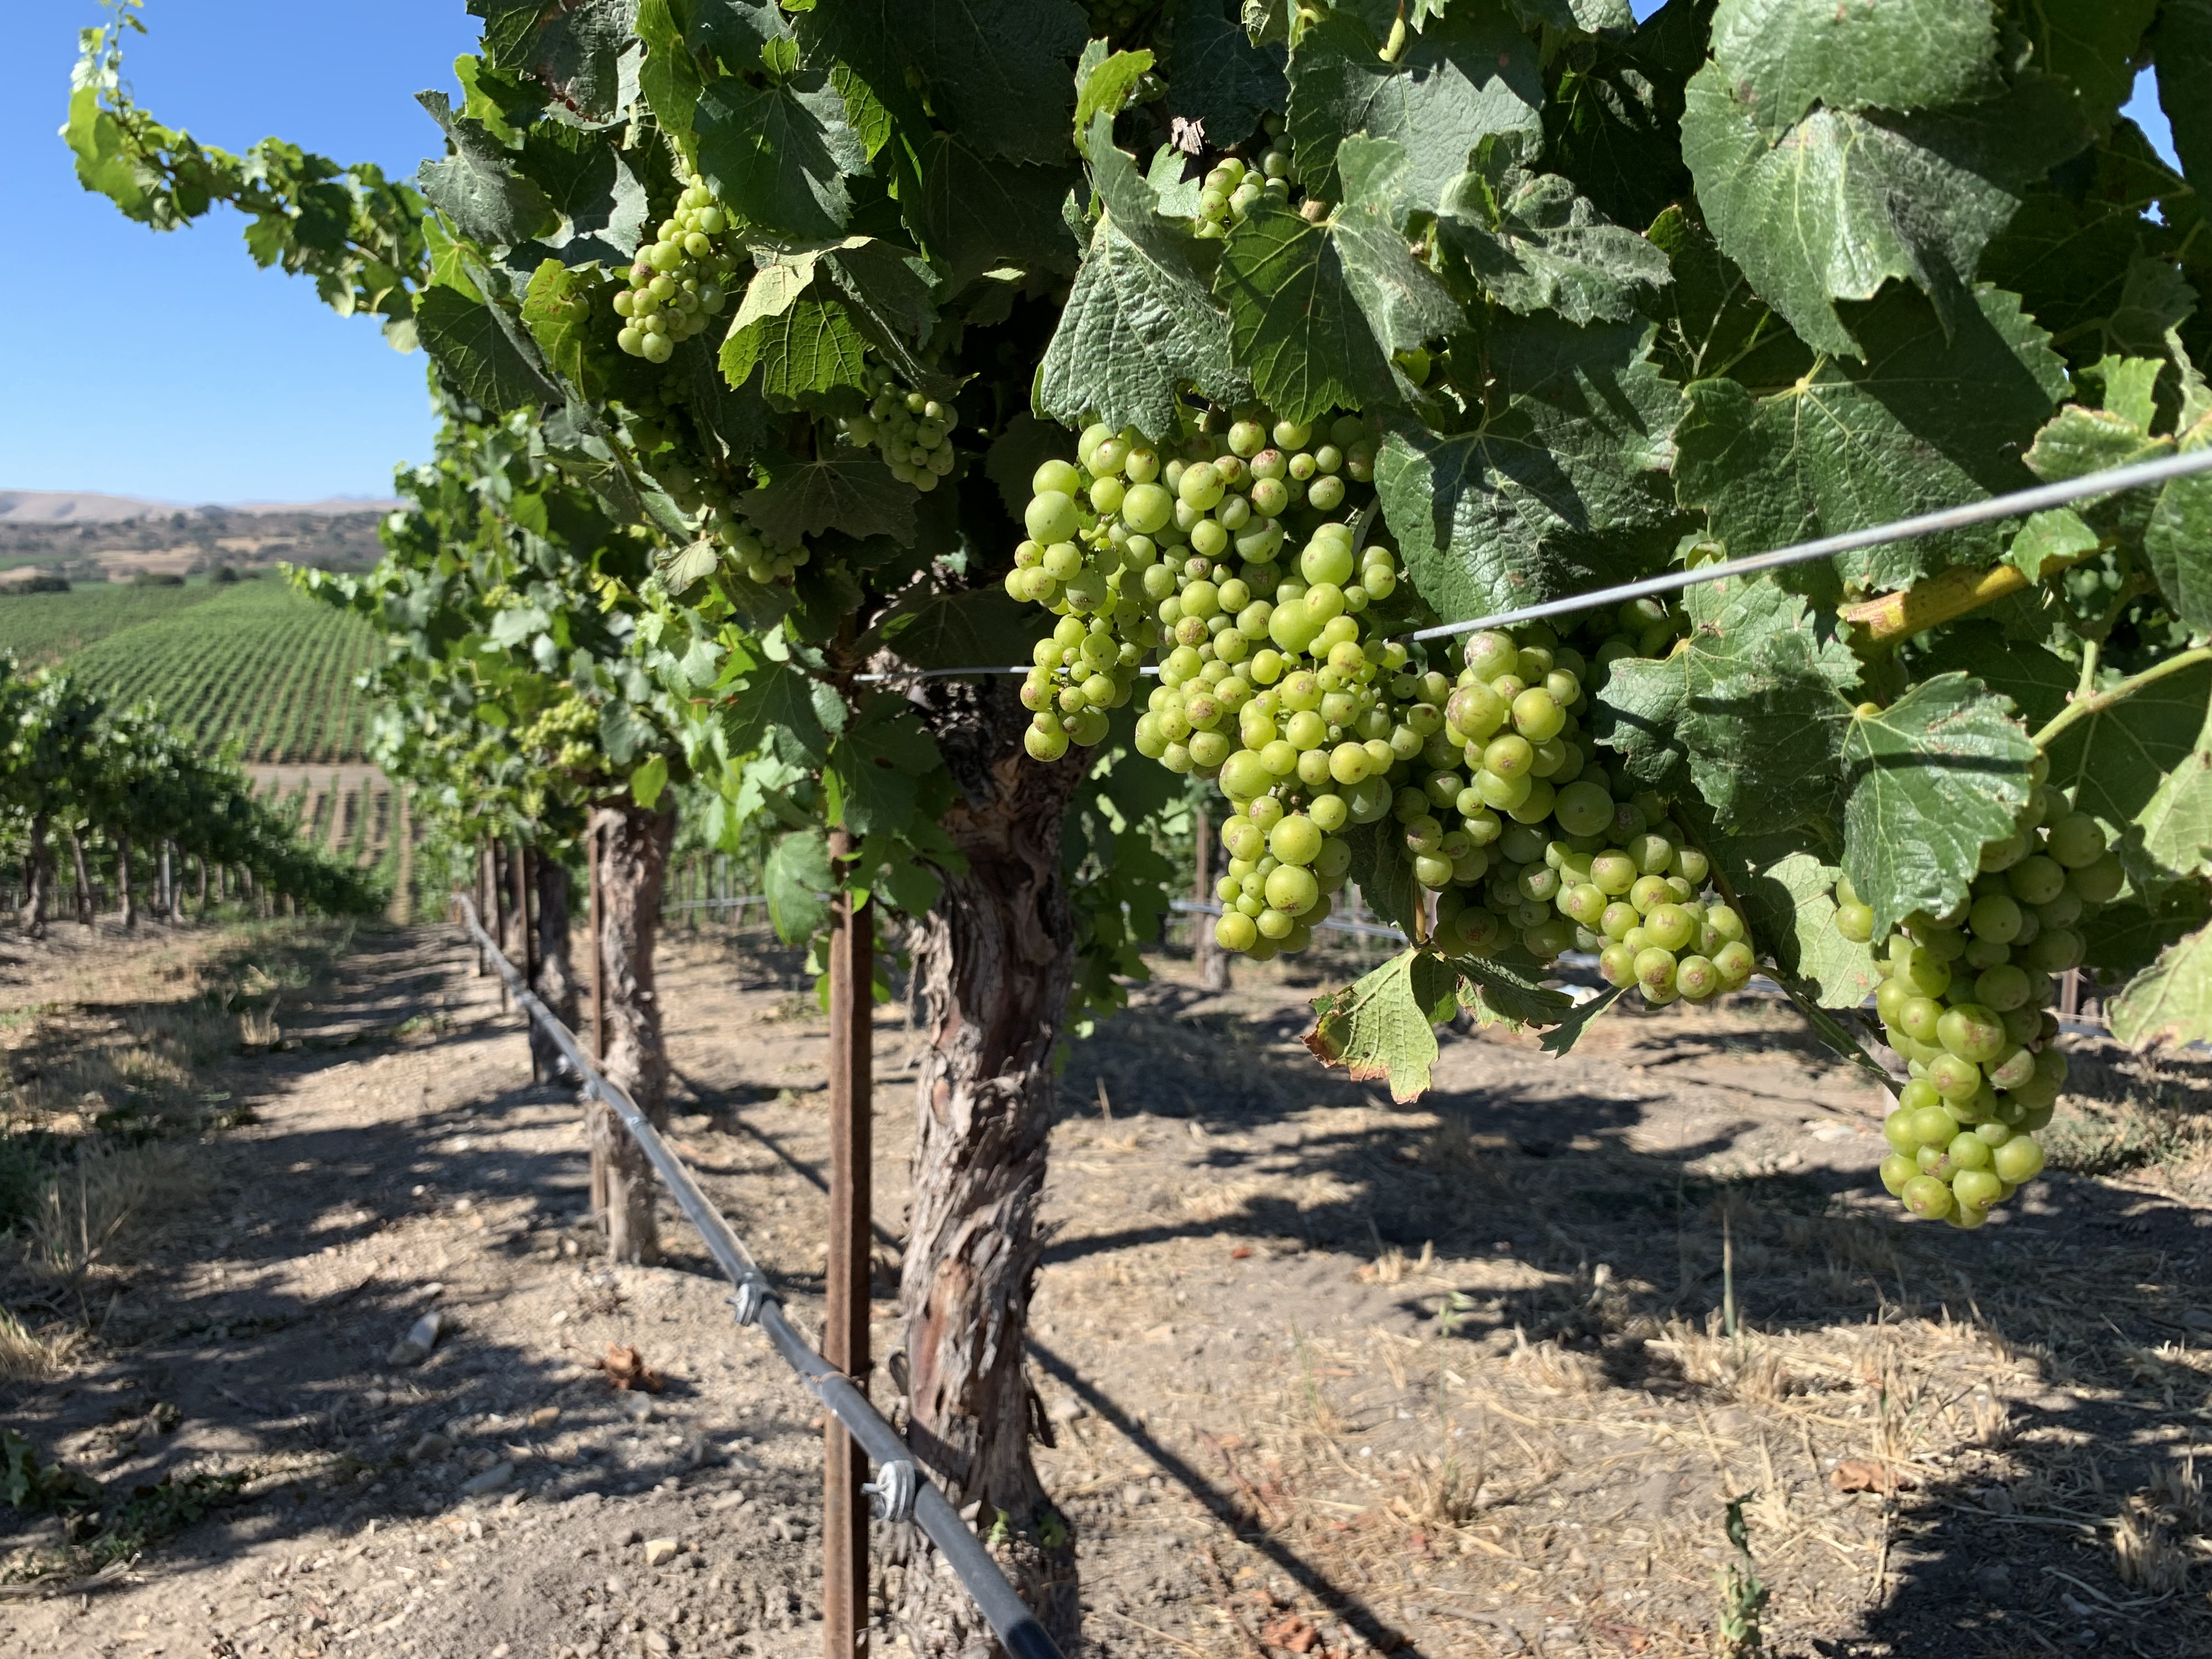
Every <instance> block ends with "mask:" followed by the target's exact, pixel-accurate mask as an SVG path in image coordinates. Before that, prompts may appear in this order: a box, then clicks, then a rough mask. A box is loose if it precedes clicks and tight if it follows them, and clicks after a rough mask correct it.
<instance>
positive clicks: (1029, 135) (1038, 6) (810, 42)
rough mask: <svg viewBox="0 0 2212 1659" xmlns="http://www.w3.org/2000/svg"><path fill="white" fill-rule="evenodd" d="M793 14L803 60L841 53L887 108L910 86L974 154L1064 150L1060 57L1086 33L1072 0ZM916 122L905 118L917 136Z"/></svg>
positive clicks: (1064, 65) (1065, 105)
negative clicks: (969, 145) (978, 152)
mask: <svg viewBox="0 0 2212 1659" xmlns="http://www.w3.org/2000/svg"><path fill="white" fill-rule="evenodd" d="M793 26H794V27H796V29H797V30H798V32H799V37H800V39H801V40H802V41H804V42H805V46H806V49H807V61H808V62H809V63H817V62H826V61H827V60H828V59H829V58H840V59H842V60H843V61H844V62H845V63H847V64H850V65H852V67H853V69H854V70H855V71H856V72H857V73H858V74H859V75H860V77H861V78H862V79H863V80H865V81H866V82H867V84H868V86H869V88H871V89H872V91H873V92H874V93H875V94H876V96H877V97H878V99H880V100H882V101H883V102H884V105H885V106H888V107H890V109H892V110H893V111H895V112H896V111H898V110H899V109H900V108H901V107H902V106H910V105H912V103H913V102H914V100H915V93H916V92H917V91H918V92H919V93H921V94H923V95H925V96H927V99H928V100H929V106H930V107H931V108H932V109H933V111H934V112H936V114H937V116H938V118H939V125H941V126H943V127H945V128H948V129H950V130H951V131H956V132H958V133H959V134H961V135H962V137H963V140H964V141H965V142H966V143H969V144H972V145H973V146H974V147H975V149H977V150H978V151H980V152H981V154H982V155H989V156H996V157H999V158H1001V159H1003V160H1006V161H1018V162H1036V161H1059V160H1060V159H1061V158H1062V157H1063V156H1065V155H1066V154H1067V151H1068V112H1069V111H1070V110H1072V109H1073V107H1074V103H1075V91H1074V88H1073V84H1072V83H1071V82H1070V80H1069V76H1068V70H1069V64H1068V61H1067V60H1069V59H1072V58H1074V57H1075V55H1076V54H1077V53H1078V52H1081V51H1082V50H1083V43H1084V39H1085V35H1086V34H1087V33H1089V29H1088V28H1087V27H1086V24H1085V17H1084V14H1083V9H1082V8H1081V7H1080V6H1078V5H1076V4H1074V3H1073V0H836V3H835V4H830V5H817V6H815V7H813V8H812V9H810V10H807V11H805V12H802V13H800V14H799V15H798V16H797V17H795V18H794V19H793ZM909 125H910V127H911V129H912V130H913V131H915V134H916V135H917V136H918V135H919V134H920V132H921V130H922V128H923V126H924V125H925V124H924V123H923V122H921V121H919V120H915V121H913V122H911V123H909ZM976 171H977V173H978V174H981V173H982V172H983V169H981V168H978V169H977V170H976ZM966 182H968V183H969V184H971V185H972V184H977V183H981V182H984V181H983V180H982V179H981V178H980V177H979V178H976V179H969V180H968V181H966Z"/></svg>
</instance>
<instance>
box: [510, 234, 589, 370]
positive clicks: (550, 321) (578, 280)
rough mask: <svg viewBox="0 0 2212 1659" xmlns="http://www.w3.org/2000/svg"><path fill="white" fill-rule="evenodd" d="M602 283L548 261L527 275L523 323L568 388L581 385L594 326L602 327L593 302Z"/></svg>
mask: <svg viewBox="0 0 2212 1659" xmlns="http://www.w3.org/2000/svg"><path fill="white" fill-rule="evenodd" d="M600 289H601V284H600V283H598V282H596V281H593V280H592V279H591V278H590V277H589V276H585V275H582V274H580V273H579V272H576V271H573V270H569V269H568V267H566V266H565V265H563V264H562V263H561V262H560V261H559V260H558V259H547V260H545V261H544V262H543V263H542V264H539V265H538V269H537V270H533V271H532V272H531V273H530V286H529V289H527V290H526V293H525V294H524V295H523V301H522V320H523V322H524V323H525V324H526V325H528V326H529V329H530V331H531V333H532V335H533V336H535V337H536V338H537V341H538V346H539V348H540V349H543V350H544V353H545V361H546V362H548V363H549V364H550V366H551V367H552V369H553V372H554V373H555V374H557V375H559V376H560V377H561V378H562V379H563V380H566V381H568V384H569V385H571V386H581V385H582V384H584V381H585V379H586V373H587V371H586V367H585V364H586V359H587V358H588V356H590V353H591V350H592V343H593V330H594V328H595V326H603V325H601V324H600V322H599V315H598V314H597V313H596V308H595V307H593V305H592V301H593V299H594V298H595V297H596V296H597V295H599V292H600Z"/></svg>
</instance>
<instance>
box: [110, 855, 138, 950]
mask: <svg viewBox="0 0 2212 1659" xmlns="http://www.w3.org/2000/svg"><path fill="white" fill-rule="evenodd" d="M115 905H116V908H117V909H118V910H119V911H120V912H121V913H122V921H123V926H124V927H125V928H126V929H129V928H132V927H137V925H138V896H137V893H136V892H134V891H133V890H131V837H130V836H116V838H115Z"/></svg>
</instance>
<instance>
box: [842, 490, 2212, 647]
mask: <svg viewBox="0 0 2212 1659" xmlns="http://www.w3.org/2000/svg"><path fill="white" fill-rule="evenodd" d="M2203 472H2212V448H2205V449H2192V450H2191V451H2189V452H2188V453H2185V454H2179V455H2167V456H2163V457H2161V458H2160V459H2157V460H2154V461H2137V462H2136V463H2135V464H2133V465H2129V466H2116V467H2110V468H2107V469H2106V470H2105V471H2101V472H2087V473H2084V474H2083V475H2082V476H2081V477H2078V478H2068V479H2064V480H2063V481H2062V482H2060V483H2047V484H2038V485H2036V486H2035V487H2034V488H2033V489H2015V490H2014V491H2013V492H2012V493H2010V494H2009V495H1992V496H1990V498H1989V499H1988V500H1986V501H1969V502H1967V503H1966V504H1965V505H1964V506H1961V507H1944V508H1942V510H1941V511H1939V512H1935V513H1920V514H1919V515H1917V517H1914V518H1910V519H1899V520H1894V521H1893V522H1892V523H1889V524H1885V525H1877V526H1875V527H1873V528H1872V529H1869V530H1848V531H1845V532H1843V533H1842V534H1841V535H1836V536H1823V537H1821V538H1820V539H1819V540H1817V541H1810V542H1799V543H1797V544H1795V545H1793V546H1790V547H1784V548H1778V549H1776V550H1774V551H1773V552H1771V553H1754V554H1752V555H1751V556H1748V557H1746V558H1741V559H1729V560H1726V561H1723V562H1721V563H1718V564H1707V565H1700V566H1699V567H1698V568H1696V569H1694V570H1669V571H1668V572H1666V573H1665V574H1662V575H1657V576H1646V577H1644V578H1643V579H1642V580H1638V581H1632V582H1620V583H1617V584H1616V585H1614V586H1611V587H1601V588H1597V589H1595V590H1594V591H1593V592H1588V593H1577V594H1574V595H1572V596H1571V597H1570V598H1567V599H1547V600H1545V601H1543V602H1542V603H1541V604H1540V605H1522V606H1521V607H1520V608H1519V609H1517V610H1513V611H1496V612H1493V613H1492V615H1490V616H1487V617H1476V618H1474V621H1472V622H1456V623H1439V624H1438V625H1437V626H1436V627H1434V628H1423V629H1417V630H1416V631H1414V632H1413V633H1411V634H1401V635H1395V637H1396V638H1397V639H1398V640H1400V641H1419V640H1441V639H1448V638H1449V637H1451V636H1452V635H1456V634H1472V633H1474V632H1476V631H1477V630H1479V629H1485V628H1504V627H1507V626H1509V625H1510V624H1511V623H1522V622H1535V621H1538V620H1540V619H1541V618H1543V617H1564V616H1567V615H1570V614H1571V613H1572V612H1574V611H1594V610H1596V609H1597V608H1598V607H1600V606H1601V605H1624V604H1626V603H1627V602H1628V601H1629V600H1631V599H1644V598H1647V597H1648V596H1650V595H1651V594H1654V593H1671V592H1680V590H1681V589H1683V588H1686V587H1696V586H1699V585H1701V584H1703V583H1705V582H1717V581H1723V580H1727V579H1728V578H1729V577H1730V576H1749V575H1755V574H1758V573H1759V572H1760V571H1762V570H1778V569H1780V568H1783V567H1784V566H1786V565H1793V564H1808V563H1810V562H1812V561H1813V560H1814V559H1826V558H1833V557H1834V556H1836V555H1837V554H1838V553H1856V552H1857V551H1859V550H1862V549H1864V548H1869V547H1887V545H1889V544H1891V543H1892V542H1909V541H1911V540H1912V539H1913V538H1915V537H1917V536H1932V535H1934V534H1936V532H1939V531H1944V530H1963V529H1965V528H1966V526H1969V525H1977V524H1988V523H1990V521H1991V520H1996V519H2011V518H2017V517H2019V516H2021V514H2024V513H2040V512H2043V511H2045V510H2046V509H2048V508H2050V507H2063V506H2065V505H2066V504H2067V503H2068V502H2069V501H2081V500H2082V499H2084V498H2085V497H2087V496H2090V495H2113V494H2117V493H2118V491H2120V490H2123V489H2142V488H2144V487H2145V486H2147V485H2149V484H2159V483H2170V482H2171V481H2172V480H2173V479H2175V478H2186V477H2195V476H2196V475H2197V474H2198V473H2203ZM1375 507H1376V503H1373V502H1370V503H1369V505H1368V507H1366V508H1365V509H1364V511H1363V513H1361V515H1360V520H1358V523H1359V526H1360V528H1359V531H1358V539H1359V540H1360V541H1362V542H1364V540H1365V539H1366V533H1365V532H1366V529H1367V527H1368V526H1370V525H1371V524H1372V522H1373V516H1372V515H1373V513H1374V511H1375ZM1031 671H1032V665H1029V664H1017V665H1008V666H1006V667H1003V668H1000V667H983V668H907V669H899V670H896V671H890V672H888V673H872V674H856V675H854V678H855V679H858V680H870V681H884V680H934V679H963V678H969V677H971V676H975V675H979V674H1028V673H1030V672H1031ZM1138 672H1139V673H1140V674H1157V673H1158V672H1159V670H1158V668H1157V667H1155V666H1152V665H1146V666H1144V667H1142V668H1139V670H1138Z"/></svg>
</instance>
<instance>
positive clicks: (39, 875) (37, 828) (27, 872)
mask: <svg viewBox="0 0 2212 1659" xmlns="http://www.w3.org/2000/svg"><path fill="white" fill-rule="evenodd" d="M47 861H48V860H47V853H46V814H45V813H44V812H36V813H33V815H32V817H31V844H30V845H29V847H28V848H26V849H25V850H24V853H23V908H21V910H20V911H19V912H18V913H17V915H16V921H17V924H18V925H19V926H20V927H21V928H22V930H23V931H24V932H25V933H28V934H29V935H30V936H31V937H32V938H33V939H44V938H45V937H46V864H47Z"/></svg>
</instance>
